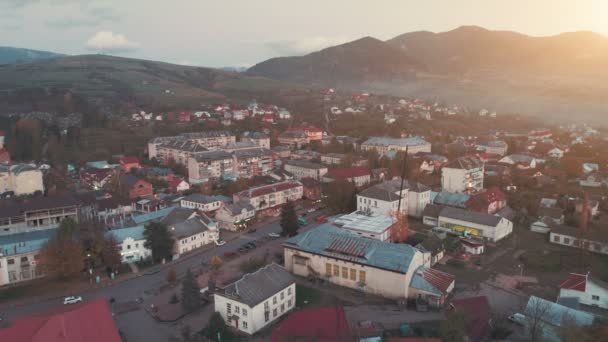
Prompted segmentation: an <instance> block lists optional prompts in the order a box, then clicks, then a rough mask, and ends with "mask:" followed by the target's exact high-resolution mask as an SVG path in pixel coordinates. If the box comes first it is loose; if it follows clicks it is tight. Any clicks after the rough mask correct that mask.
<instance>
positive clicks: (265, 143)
mask: <svg viewBox="0 0 608 342" xmlns="http://www.w3.org/2000/svg"><path fill="white" fill-rule="evenodd" d="M243 140H246V141H250V142H252V143H254V144H255V145H257V146H258V147H261V148H268V149H269V148H270V137H268V135H266V134H264V133H261V132H245V133H243Z"/></svg>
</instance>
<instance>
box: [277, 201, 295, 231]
mask: <svg viewBox="0 0 608 342" xmlns="http://www.w3.org/2000/svg"><path fill="white" fill-rule="evenodd" d="M298 228H299V227H298V216H297V214H296V208H295V207H294V205H293V203H292V202H290V201H288V202H287V203H285V204H284V205H283V207H282V208H281V229H282V231H281V235H283V236H293V235H295V234H297V232H298Z"/></svg>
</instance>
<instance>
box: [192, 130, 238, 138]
mask: <svg viewBox="0 0 608 342" xmlns="http://www.w3.org/2000/svg"><path fill="white" fill-rule="evenodd" d="M180 136H182V137H184V138H187V139H207V138H227V137H233V136H234V134H233V133H230V132H228V131H205V132H190V133H182V134H180Z"/></svg>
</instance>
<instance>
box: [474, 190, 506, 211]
mask: <svg viewBox="0 0 608 342" xmlns="http://www.w3.org/2000/svg"><path fill="white" fill-rule="evenodd" d="M506 206H507V195H505V193H504V192H502V190H500V189H499V188H498V187H491V188H489V189H485V191H482V192H480V193H477V194H475V195H473V196H471V197H470V198H469V200H468V201H467V202H466V203H465V209H467V210H469V211H476V212H480V213H486V214H496V213H497V212H499V211H500V210H502V208H504V207H506Z"/></svg>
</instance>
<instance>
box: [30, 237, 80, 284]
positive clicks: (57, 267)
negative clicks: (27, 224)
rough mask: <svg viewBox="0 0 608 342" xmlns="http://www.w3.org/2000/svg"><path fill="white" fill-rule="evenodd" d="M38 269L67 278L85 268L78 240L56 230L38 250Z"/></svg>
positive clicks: (57, 276) (56, 276) (51, 275)
mask: <svg viewBox="0 0 608 342" xmlns="http://www.w3.org/2000/svg"><path fill="white" fill-rule="evenodd" d="M38 267H39V268H40V270H41V271H42V272H43V273H44V274H46V275H48V276H50V277H55V278H59V279H68V278H71V277H73V276H75V275H77V274H78V273H80V272H81V271H82V270H83V269H84V268H85V263H84V258H83V250H82V246H81V244H80V242H79V241H78V240H76V238H75V237H74V236H72V235H70V234H65V232H64V233H62V232H57V234H56V235H55V236H54V237H52V238H51V239H50V240H48V241H47V243H46V244H45V245H44V246H43V247H42V249H41V250H40V260H39V261H38Z"/></svg>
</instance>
